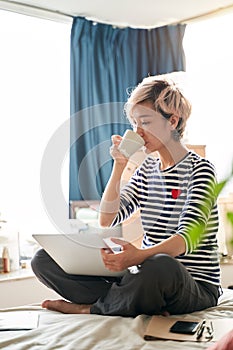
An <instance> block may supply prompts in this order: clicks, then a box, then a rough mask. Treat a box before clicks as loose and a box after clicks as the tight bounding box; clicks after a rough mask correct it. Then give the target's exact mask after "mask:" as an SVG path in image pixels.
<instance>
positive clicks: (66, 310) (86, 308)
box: [41, 299, 91, 314]
mask: <svg viewBox="0 0 233 350" xmlns="http://www.w3.org/2000/svg"><path fill="white" fill-rule="evenodd" d="M41 306H42V307H43V308H45V309H48V310H52V311H58V312H62V313H63V314H89V313H90V308H91V305H82V304H74V303H70V302H69V301H65V300H62V299H61V300H45V301H44V302H43V303H42V304H41Z"/></svg>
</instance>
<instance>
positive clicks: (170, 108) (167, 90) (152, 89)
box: [125, 74, 191, 140]
mask: <svg viewBox="0 0 233 350" xmlns="http://www.w3.org/2000/svg"><path fill="white" fill-rule="evenodd" d="M143 102H151V103H152V105H153V106H154V110H155V111H156V112H158V113H160V114H161V115H162V116H163V117H164V118H166V119H169V118H170V117H171V116H172V115H177V116H178V117H179V122H178V124H177V127H176V129H175V130H174V137H175V139H178V140H179V139H180V138H181V137H182V136H183V133H184V130H185V126H186V121H187V119H188V118H189V116H190V114H191V104H190V102H189V100H188V99H187V98H186V97H184V95H183V94H182V92H181V90H180V89H179V88H178V86H177V84H176V83H175V82H174V81H173V80H172V79H171V74H163V75H157V76H151V77H147V78H144V79H143V81H142V82H141V83H140V84H138V86H137V87H136V88H135V89H134V90H133V91H132V93H131V95H130V97H129V99H128V101H127V103H126V104H125V112H126V115H127V117H128V119H129V121H131V120H132V118H133V109H134V107H135V105H137V104H140V103H143Z"/></svg>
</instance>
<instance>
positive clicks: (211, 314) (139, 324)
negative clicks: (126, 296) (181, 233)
mask: <svg viewBox="0 0 233 350" xmlns="http://www.w3.org/2000/svg"><path fill="white" fill-rule="evenodd" d="M25 310H29V311H33V312H37V313H39V315H40V322H39V327H38V328H37V329H34V330H31V331H13V332H9V331H8V332H0V349H7V350H12V349H14V350H29V349H30V350H40V349H43V350H59V349H65V350H90V349H91V350H92V349H94V350H97V349H99V350H100V349H101V350H108V349H109V350H118V349H119V350H139V349H140V350H152V349H156V350H165V349H166V350H176V349H179V350H191V349H199V350H200V349H207V348H208V347H209V346H210V345H211V343H195V342H177V341H170V340H169V341H168V340H167V341H166V340H155V341H145V340H144V339H143V334H144V332H145V328H146V325H147V323H148V321H149V319H150V317H148V316H146V315H140V316H138V317H136V318H128V317H118V316H100V315H65V314H61V313H58V312H52V311H48V310H44V309H42V308H41V307H40V306H39V305H28V306H25V307H18V308H11V309H3V310H0V316H1V313H8V312H10V311H17V312H19V313H20V312H21V311H25ZM190 315H191V316H192V317H193V318H200V317H201V318H202V317H203V318H207V319H208V318H209V319H211V318H225V317H230V318H233V291H232V290H228V289H225V290H224V294H223V296H221V298H220V301H219V305H218V306H217V307H214V308H210V309H207V310H205V311H201V312H195V313H192V314H189V315H188V314H187V315H184V317H185V318H188V317H190Z"/></svg>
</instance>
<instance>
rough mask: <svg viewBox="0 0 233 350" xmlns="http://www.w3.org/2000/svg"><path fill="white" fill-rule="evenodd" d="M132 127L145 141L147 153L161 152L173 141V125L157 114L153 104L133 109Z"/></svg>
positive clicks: (145, 103)
mask: <svg viewBox="0 0 233 350" xmlns="http://www.w3.org/2000/svg"><path fill="white" fill-rule="evenodd" d="M132 126H133V129H134V131H136V132H137V133H138V134H139V135H140V136H141V137H142V138H143V139H144V141H145V147H146V149H147V152H148V153H150V152H154V151H159V150H160V149H161V148H163V147H166V145H167V143H168V142H169V140H171V138H172V135H171V124H170V122H169V120H167V119H165V118H164V117H163V116H162V115H161V114H159V113H158V112H155V110H154V109H153V105H152V103H151V102H143V103H140V104H137V105H135V107H134V108H133V118H132Z"/></svg>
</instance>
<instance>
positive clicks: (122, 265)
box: [101, 238, 145, 272]
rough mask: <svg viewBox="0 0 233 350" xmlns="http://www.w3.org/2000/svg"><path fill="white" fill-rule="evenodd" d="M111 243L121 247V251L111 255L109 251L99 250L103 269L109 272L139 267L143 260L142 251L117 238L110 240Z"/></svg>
mask: <svg viewBox="0 0 233 350" xmlns="http://www.w3.org/2000/svg"><path fill="white" fill-rule="evenodd" d="M111 240H112V241H113V243H116V244H118V245H121V251H120V252H117V253H113V252H111V251H110V249H105V248H103V249H101V255H102V259H103V262H104V265H105V267H106V268H107V269H108V270H111V271H116V272H117V271H123V270H125V269H127V268H128V267H130V266H134V265H140V264H141V263H142V262H143V261H144V260H145V257H144V254H143V253H144V250H142V249H138V248H137V247H135V246H134V245H133V244H131V243H129V242H127V241H124V240H122V239H118V238H112V239H111Z"/></svg>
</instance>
